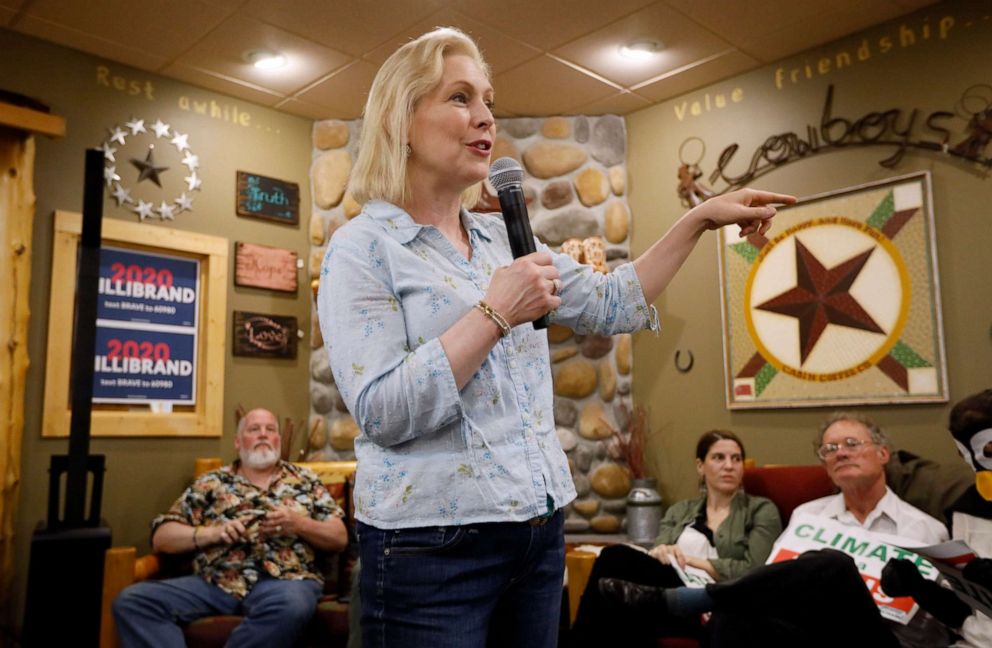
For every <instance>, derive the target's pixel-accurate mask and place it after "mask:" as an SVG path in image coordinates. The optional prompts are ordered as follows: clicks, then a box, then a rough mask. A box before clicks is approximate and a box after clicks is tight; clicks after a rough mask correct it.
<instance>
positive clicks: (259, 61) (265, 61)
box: [245, 50, 288, 70]
mask: <svg viewBox="0 0 992 648" xmlns="http://www.w3.org/2000/svg"><path fill="white" fill-rule="evenodd" d="M245 60H246V61H248V62H249V63H251V64H252V65H254V66H255V67H257V68H258V69H259V70H275V69H276V68H281V67H283V66H285V65H286V63H287V62H288V60H287V59H286V57H285V56H283V55H282V54H277V53H275V52H270V51H269V50H252V51H250V52H245Z"/></svg>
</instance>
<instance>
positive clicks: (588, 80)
mask: <svg viewBox="0 0 992 648" xmlns="http://www.w3.org/2000/svg"><path fill="white" fill-rule="evenodd" d="M493 86H494V87H495V88H496V105H497V106H501V107H502V108H504V109H505V110H508V111H510V112H512V113H515V114H517V115H553V114H556V113H558V112H561V111H562V107H563V106H579V105H582V104H587V103H591V102H593V101H596V100H597V99H602V98H604V97H606V96H608V95H611V94H613V93H615V92H616V90H617V89H616V88H614V87H612V86H609V85H607V84H605V83H603V82H602V81H599V80H598V79H594V78H593V77H591V76H589V75H587V74H583V73H582V72H579V71H578V70H575V69H573V68H571V67H569V66H567V65H565V64H564V63H559V62H558V61H555V60H554V59H553V58H551V57H549V56H547V55H545V56H540V57H538V58H536V59H534V60H532V61H528V62H527V63H524V64H523V65H520V66H518V67H515V68H513V69H512V70H510V71H509V72H504V73H503V74H499V75H496V78H495V79H494V80H493Z"/></svg>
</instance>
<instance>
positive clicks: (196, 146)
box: [0, 30, 312, 626]
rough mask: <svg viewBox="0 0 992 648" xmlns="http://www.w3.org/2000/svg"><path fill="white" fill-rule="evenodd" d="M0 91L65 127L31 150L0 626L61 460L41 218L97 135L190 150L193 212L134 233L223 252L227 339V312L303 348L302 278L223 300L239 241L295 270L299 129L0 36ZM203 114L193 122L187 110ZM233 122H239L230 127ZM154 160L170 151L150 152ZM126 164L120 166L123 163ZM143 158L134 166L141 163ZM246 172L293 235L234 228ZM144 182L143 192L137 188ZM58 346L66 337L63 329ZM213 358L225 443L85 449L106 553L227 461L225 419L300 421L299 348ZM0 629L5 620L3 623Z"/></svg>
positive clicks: (184, 88) (303, 352) (114, 214)
mask: <svg viewBox="0 0 992 648" xmlns="http://www.w3.org/2000/svg"><path fill="white" fill-rule="evenodd" d="M0 49H2V50H3V56H0V88H3V89H5V90H10V91H13V92H18V93H21V94H25V95H28V96H31V97H34V98H37V99H39V100H40V101H42V102H44V103H46V104H48V105H49V106H51V108H52V112H53V113H54V114H57V115H61V116H63V117H65V118H66V123H67V131H68V133H67V136H66V137H65V138H63V139H60V140H49V139H46V138H44V137H39V138H38V139H37V160H36V166H35V193H36V194H37V200H38V202H37V210H36V222H35V231H34V244H33V250H32V252H33V267H32V288H31V301H30V306H31V333H30V339H29V348H30V359H31V367H30V370H29V372H28V385H27V398H26V401H27V402H26V407H25V429H24V451H23V464H22V475H23V477H22V483H21V502H20V511H19V518H18V528H17V533H18V537H17V564H18V565H20V566H21V567H20V568H19V570H18V572H17V573H16V574H15V580H14V588H13V591H12V595H13V598H12V605H11V606H10V607H9V609H8V610H7V611H5V613H4V614H3V615H0V623H12V624H13V625H14V626H19V625H20V622H21V617H22V607H23V597H24V592H25V586H26V585H25V583H26V572H27V567H26V566H27V564H28V553H29V546H30V539H31V533H32V530H33V529H34V527H35V525H36V524H37V523H38V522H39V521H40V520H41V519H42V517H43V516H44V514H45V510H46V504H47V497H48V482H47V479H48V465H49V457H50V456H51V455H52V454H60V453H65V452H66V451H67V447H68V443H67V441H65V440H50V439H42V438H41V432H40V430H41V409H42V400H43V391H44V380H45V347H46V336H47V330H48V317H47V314H48V299H49V283H50V268H51V254H52V252H51V246H52V212H53V211H54V210H56V209H63V210H69V211H75V212H79V211H81V210H82V183H83V155H84V150H85V149H86V148H88V147H94V146H98V145H100V144H101V143H102V142H103V141H104V139H105V138H106V137H107V136H108V131H107V129H108V128H112V127H113V126H115V125H116V124H122V123H123V122H124V121H126V120H128V119H131V118H132V117H137V118H139V119H144V120H145V123H146V126H148V125H150V124H151V123H152V122H154V121H155V120H156V119H161V120H162V121H163V122H166V123H168V124H170V125H172V126H173V128H174V130H177V131H179V132H181V133H186V134H188V135H189V144H190V147H191V149H192V151H193V153H195V154H196V155H198V156H199V160H200V175H201V177H202V178H203V186H202V189H201V191H199V192H197V194H196V198H195V202H194V206H193V211H192V212H185V213H183V214H180V215H178V216H177V217H176V219H175V221H173V222H168V221H166V222H164V223H163V222H162V221H160V220H159V219H158V218H157V217H156V218H155V219H153V220H150V221H145V224H144V225H143V226H144V227H149V228H152V227H161V226H163V225H165V226H167V227H174V228H177V229H184V230H189V231H194V232H201V233H204V234H210V235H213V236H220V237H224V238H227V239H228V240H229V241H230V267H229V269H228V272H229V275H230V281H229V286H228V290H227V315H226V316H227V318H228V319H227V328H228V337H229V338H230V335H231V330H230V327H231V326H232V324H231V322H232V321H233V320H232V317H231V312H232V311H233V310H248V311H254V312H261V313H275V314H280V315H295V316H296V317H297V319H298V320H299V322H300V328H301V329H303V330H304V331H305V332H306V333H307V335H309V330H310V327H309V318H310V308H309V296H310V290H309V278H308V275H307V274H306V273H307V270H306V269H304V270H301V271H300V275H299V279H300V289H299V291H298V294H297V295H288V294H284V293H274V292H271V291H266V290H258V289H252V288H236V287H234V285H233V277H234V267H233V266H234V242H235V241H248V242H253V243H261V244H265V245H272V246H277V247H283V248H288V249H292V250H295V251H296V252H297V253H298V254H299V257H300V258H301V259H304V260H306V259H307V256H308V253H309V242H308V237H307V223H308V222H309V216H310V213H309V206H310V199H309V195H310V186H309V180H308V173H309V164H310V157H311V145H310V130H311V126H312V122H310V121H309V120H305V119H302V118H298V117H293V116H290V115H286V114H283V113H279V112H276V111H274V110H271V109H268V108H263V107H261V106H257V105H253V104H250V103H247V102H243V101H240V100H234V99H231V98H229V97H225V96H223V95H220V94H217V93H214V92H209V91H206V90H201V89H199V88H194V87H192V86H188V85H185V84H182V83H179V82H176V81H172V80H169V79H165V78H162V77H159V76H156V75H154V74H148V73H146V72H142V71H140V70H135V69H131V68H128V67H125V66H121V65H118V64H116V63H112V62H110V61H106V60H103V59H99V58H96V57H92V56H89V55H86V54H82V53H79V52H76V51H73V50H69V49H64V48H61V47H57V46H55V45H51V44H49V43H45V42H42V41H38V40H34V39H32V38H29V37H26V36H22V35H20V34H17V33H14V32H10V31H5V30H0ZM198 106H199V108H200V109H201V110H202V113H200V112H197V107H198ZM235 110H236V111H237V115H238V117H237V118H236V119H235V117H234V115H235ZM160 142H162V143H160V144H159V145H158V147H157V149H156V156H157V159H159V160H165V159H168V158H167V153H168V151H162V152H161V155H159V150H158V149H160V148H163V147H164V148H172V147H171V145H165V144H164V140H160ZM135 154H136V152H135V151H130V153H129V155H135ZM142 157H143V156H142ZM237 170H245V171H252V172H255V173H261V174H263V175H268V176H272V177H276V178H280V179H284V180H289V181H293V182H297V183H298V184H299V185H300V192H301V208H300V209H301V214H300V225H299V226H297V227H292V226H286V225H280V224H273V223H270V222H267V221H262V220H257V219H248V218H240V217H238V216H237V215H236V214H235V172H236V171H237ZM178 171H185V169H182V168H180V169H178V170H170V171H168V172H165V173H164V174H163V175H162V179H163V185H164V191H163V192H162V195H163V197H164V199H166V200H171V199H172V198H173V197H175V196H176V195H178V194H177V191H178V187H179V185H181V184H182V175H185V173H179V172H178ZM118 173H120V174H121V175H122V176H123V177H124V179H125V181H128V182H130V183H132V184H133V183H134V182H135V181H136V179H137V175H136V171H135V169H134V168H133V167H131V166H130V165H129V164H127V163H126V161H125V162H124V164H121V163H120V160H118ZM148 186H149V183H148V182H147V181H146V182H145V183H143V189H142V190H145V188H147V187H148ZM104 216H105V217H106V218H120V219H124V220H128V221H132V222H136V221H137V220H138V217H137V215H135V214H133V213H129V212H128V211H126V210H124V209H121V208H118V207H117V206H116V203H115V201H113V200H107V201H106V202H105V206H104ZM64 334H65V335H70V331H69V329H68V328H65V329H64ZM227 346H228V348H227V350H226V351H225V364H224V371H225V376H226V379H225V389H224V412H225V415H224V436H223V438H221V439H217V438H209V439H175V438H156V439H149V438H144V439H140V438H134V439H94V440H93V442H92V444H91V451H92V452H93V453H99V454H103V455H106V457H107V473H106V478H105V482H104V497H103V513H104V517H105V518H106V519H107V521H108V522H109V524H110V526H111V528H112V529H113V539H114V544H116V545H137V546H138V547H139V549H140V550H141V551H146V550H147V548H148V523H149V522H150V521H151V519H152V517H154V516H155V515H156V514H157V513H159V512H161V511H163V510H165V509H166V508H168V506H169V505H170V504H171V502H172V500H173V499H174V498H175V497H177V496H178V495H179V493H180V492H181V491H182V489H183V488H184V487H185V485H186V484H187V482H188V481H189V479H190V477H191V475H192V470H193V460H194V458H196V457H204V456H218V455H220V456H223V457H224V458H225V459H230V458H232V457H233V454H234V453H233V447H232V443H233V434H234V409H235V407H236V406H237V405H238V404H239V403H242V404H244V405H245V406H248V407H251V406H256V405H257V406H266V407H269V408H271V409H272V410H273V411H275V412H276V413H278V414H280V415H281V416H282V417H286V416H291V417H293V418H294V419H296V420H298V421H305V420H306V417H307V416H308V413H309V395H308V393H307V385H308V382H309V381H308V359H309V353H308V350H309V340H308V339H305V340H301V341H300V345H299V353H298V357H297V359H296V360H275V359H273V360H261V359H246V358H234V357H233V356H232V355H231V352H230V346H231V345H230V340H229V341H228V345H227ZM4 616H9V618H7V619H4V618H3V617H4Z"/></svg>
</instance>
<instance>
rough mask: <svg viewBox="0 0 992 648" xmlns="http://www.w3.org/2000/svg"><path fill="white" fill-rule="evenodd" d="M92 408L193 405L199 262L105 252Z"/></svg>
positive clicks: (135, 252) (125, 251)
mask: <svg viewBox="0 0 992 648" xmlns="http://www.w3.org/2000/svg"><path fill="white" fill-rule="evenodd" d="M98 286H99V288H98V295H99V298H98V302H97V321H96V324H97V330H96V357H95V359H94V361H95V372H94V376H93V402H94V403H128V404H148V403H152V402H155V403H172V404H180V405H193V404H195V403H196V361H197V329H198V324H199V307H200V263H199V261H197V260H195V259H187V258H184V257H176V256H167V255H164V254H153V253H150V252H142V251H140V250H131V249H122V248H114V247H103V248H101V250H100V275H99V279H98Z"/></svg>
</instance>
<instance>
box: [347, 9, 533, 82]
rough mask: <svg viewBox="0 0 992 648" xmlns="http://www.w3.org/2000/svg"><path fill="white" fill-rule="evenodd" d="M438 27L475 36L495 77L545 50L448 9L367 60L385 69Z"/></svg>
mask: <svg viewBox="0 0 992 648" xmlns="http://www.w3.org/2000/svg"><path fill="white" fill-rule="evenodd" d="M438 26H443V27H457V28H458V29H460V30H462V31H463V32H465V33H466V34H468V35H469V36H471V37H472V38H473V39H474V40H475V43H476V45H478V46H479V49H481V50H482V55H483V57H485V59H486V62H487V63H489V68H490V69H491V70H492V72H493V74H499V73H500V72H503V71H505V70H508V69H510V68H512V67H514V66H516V65H519V64H521V63H523V62H524V61H527V60H529V59H532V58H534V57H536V56H539V55H540V54H541V50H539V49H537V48H535V47H531V46H530V45H527V44H526V43H522V42H520V41H518V40H517V39H515V38H512V37H510V36H507V35H506V34H503V33H502V32H500V31H498V30H496V29H493V28H492V27H489V26H488V25H486V24H484V23H481V22H479V21H477V20H474V19H472V18H469V17H468V16H465V15H464V14H461V13H459V12H457V11H454V10H452V9H447V8H446V9H442V10H440V11H438V12H436V13H433V14H431V15H430V16H428V17H427V18H425V19H424V20H421V21H420V22H418V23H417V24H415V25H412V26H411V27H410V28H409V29H406V30H404V31H403V32H402V33H401V34H398V35H397V36H396V37H394V38H391V39H389V41H387V42H386V43H384V44H382V45H380V46H379V47H377V48H375V49H374V50H372V51H371V52H369V53H367V54H366V55H365V58H366V59H368V60H370V61H373V62H375V63H377V64H380V65H381V64H382V63H383V62H385V60H386V59H387V58H389V55H390V54H392V53H393V52H395V51H396V50H397V49H398V48H399V47H400V46H401V45H403V44H404V43H406V42H408V41H410V40H412V39H414V38H416V37H418V36H420V35H421V34H424V33H426V32H428V31H430V30H431V29H433V28H435V27H438Z"/></svg>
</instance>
